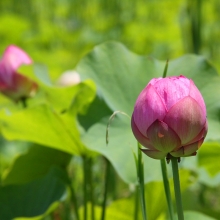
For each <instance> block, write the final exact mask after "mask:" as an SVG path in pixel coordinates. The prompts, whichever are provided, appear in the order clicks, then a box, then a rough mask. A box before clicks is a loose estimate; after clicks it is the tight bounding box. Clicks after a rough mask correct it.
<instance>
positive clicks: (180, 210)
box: [171, 157, 184, 220]
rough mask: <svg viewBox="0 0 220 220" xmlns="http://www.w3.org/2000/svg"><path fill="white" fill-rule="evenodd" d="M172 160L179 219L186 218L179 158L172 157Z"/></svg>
mask: <svg viewBox="0 0 220 220" xmlns="http://www.w3.org/2000/svg"><path fill="white" fill-rule="evenodd" d="M171 162H172V169H173V182H174V191H175V199H176V209H177V214H178V220H184V215H183V206H182V198H181V190H180V180H179V169H178V158H176V157H172V158H171Z"/></svg>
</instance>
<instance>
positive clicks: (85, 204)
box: [83, 156, 88, 220]
mask: <svg viewBox="0 0 220 220" xmlns="http://www.w3.org/2000/svg"><path fill="white" fill-rule="evenodd" d="M83 174H84V182H83V195H84V200H83V202H84V220H87V203H88V190H87V182H88V178H87V175H88V173H87V157H86V156H83Z"/></svg>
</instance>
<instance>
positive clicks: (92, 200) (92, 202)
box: [88, 158, 95, 220]
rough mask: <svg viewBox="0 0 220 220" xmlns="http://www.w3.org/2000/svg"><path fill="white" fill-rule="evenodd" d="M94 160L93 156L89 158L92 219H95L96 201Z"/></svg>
mask: <svg viewBox="0 0 220 220" xmlns="http://www.w3.org/2000/svg"><path fill="white" fill-rule="evenodd" d="M92 167H93V160H92V158H89V159H88V183H89V190H90V202H91V220H95V201H94V185H93V172H92Z"/></svg>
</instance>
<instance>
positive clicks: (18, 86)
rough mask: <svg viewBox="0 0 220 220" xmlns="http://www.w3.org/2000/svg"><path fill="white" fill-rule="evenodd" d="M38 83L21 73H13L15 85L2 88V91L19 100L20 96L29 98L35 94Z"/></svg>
mask: <svg viewBox="0 0 220 220" xmlns="http://www.w3.org/2000/svg"><path fill="white" fill-rule="evenodd" d="M37 88H38V85H37V84H36V83H35V82H33V81H32V80H30V79H29V78H27V77H26V76H23V75H21V74H19V73H15V74H14V75H13V87H7V88H4V89H3V88H1V92H2V93H3V94H5V95H6V96H8V97H9V98H11V99H13V100H15V101H17V100H19V99H20V98H27V97H29V96H31V95H33V94H34V93H35V92H36V90H37Z"/></svg>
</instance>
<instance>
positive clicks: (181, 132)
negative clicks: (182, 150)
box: [163, 96, 206, 145]
mask: <svg viewBox="0 0 220 220" xmlns="http://www.w3.org/2000/svg"><path fill="white" fill-rule="evenodd" d="M163 121H164V122H165V123H167V124H168V126H169V127H171V128H172V129H173V130H174V131H175V132H176V133H177V135H178V136H179V137H180V139H181V143H182V145H185V144H186V143H188V142H190V141H191V140H192V139H194V137H196V136H197V135H198V134H199V133H200V132H201V129H202V128H203V126H204V124H205V122H206V116H205V115H204V114H203V111H202V109H201V107H200V106H199V105H198V103H197V102H196V101H195V100H194V99H193V98H191V97H189V96H188V97H186V98H183V99H182V100H181V101H179V102H178V103H176V104H175V105H174V106H173V107H172V108H171V109H170V110H169V112H168V113H167V115H166V117H165V118H164V120H163Z"/></svg>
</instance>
